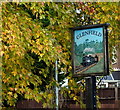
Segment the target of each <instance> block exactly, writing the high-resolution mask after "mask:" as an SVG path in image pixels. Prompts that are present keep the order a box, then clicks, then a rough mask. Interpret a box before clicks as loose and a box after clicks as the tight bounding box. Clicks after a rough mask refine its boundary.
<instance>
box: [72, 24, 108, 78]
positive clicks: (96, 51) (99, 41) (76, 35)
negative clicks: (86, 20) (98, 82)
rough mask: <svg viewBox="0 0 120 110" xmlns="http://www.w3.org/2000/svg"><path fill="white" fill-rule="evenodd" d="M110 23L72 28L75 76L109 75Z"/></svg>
mask: <svg viewBox="0 0 120 110" xmlns="http://www.w3.org/2000/svg"><path fill="white" fill-rule="evenodd" d="M108 25H109V24H96V25H87V26H81V27H75V28H72V41H73V42H72V62H73V73H74V75H75V76H79V75H82V76H91V75H94V76H97V75H107V74H108V73H109V67H108V35H107V27H108Z"/></svg>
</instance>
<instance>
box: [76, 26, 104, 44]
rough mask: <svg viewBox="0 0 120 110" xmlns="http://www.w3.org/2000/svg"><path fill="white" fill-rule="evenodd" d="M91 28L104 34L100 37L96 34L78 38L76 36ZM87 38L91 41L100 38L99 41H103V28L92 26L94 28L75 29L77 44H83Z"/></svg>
mask: <svg viewBox="0 0 120 110" xmlns="http://www.w3.org/2000/svg"><path fill="white" fill-rule="evenodd" d="M89 30H94V31H98V32H100V33H102V36H101V37H99V36H96V35H86V36H83V37H80V38H79V39H77V38H76V36H77V35H79V34H80V33H81V32H84V31H89ZM86 39H89V42H90V41H93V40H94V41H96V40H98V42H102V41H103V28H102V27H100V28H92V29H84V30H75V31H74V42H76V44H77V46H79V44H83V43H84V42H85V40H86Z"/></svg>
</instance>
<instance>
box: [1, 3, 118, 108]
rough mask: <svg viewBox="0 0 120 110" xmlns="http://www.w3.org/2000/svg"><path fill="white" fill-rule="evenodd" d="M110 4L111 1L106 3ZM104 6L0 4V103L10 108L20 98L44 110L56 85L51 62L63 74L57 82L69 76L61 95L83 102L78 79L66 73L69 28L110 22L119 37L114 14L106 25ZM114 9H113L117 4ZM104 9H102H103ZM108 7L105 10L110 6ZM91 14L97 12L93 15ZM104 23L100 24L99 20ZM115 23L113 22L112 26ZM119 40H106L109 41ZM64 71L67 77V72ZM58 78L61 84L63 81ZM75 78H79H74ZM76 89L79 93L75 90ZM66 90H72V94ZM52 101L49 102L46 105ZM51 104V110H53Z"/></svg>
mask: <svg viewBox="0 0 120 110" xmlns="http://www.w3.org/2000/svg"><path fill="white" fill-rule="evenodd" d="M108 4H109V5H110V6H112V3H108ZM108 4H107V3H89V2H78V3H77V2H76V3H75V2H74V3H72V2H66V3H65V2H64V3H62V2H38V3H36V2H29V3H24V2H21V3H15V2H11V3H10V2H8V3H2V63H3V64H2V68H3V71H2V81H3V102H4V103H3V104H4V106H14V105H15V103H16V102H17V101H18V100H20V99H21V98H22V99H34V100H36V101H37V102H39V101H42V102H43V105H44V107H45V106H50V105H53V102H52V100H54V97H55V96H54V91H53V87H54V86H55V85H58V84H57V83H56V81H55V79H54V68H55V67H54V63H55V61H56V59H58V60H59V66H60V69H59V72H60V71H64V72H65V74H63V76H62V78H64V77H67V78H69V80H70V81H69V82H70V83H69V88H68V89H66V88H63V89H62V91H61V92H63V93H64V92H65V91H66V90H67V93H68V94H69V96H71V98H73V99H74V100H76V101H77V102H78V103H79V104H82V102H81V99H79V97H77V95H76V93H77V91H78V90H79V91H83V90H84V89H82V87H83V86H79V87H78V86H77V83H76V82H77V81H76V80H75V79H72V74H71V69H72V67H71V34H70V31H69V28H70V27H74V26H81V25H87V24H95V23H96V20H98V19H100V20H101V21H100V23H104V22H110V23H111V24H112V23H113V26H112V25H111V30H112V29H113V30H114V31H111V35H114V33H115V35H116V36H118V33H119V29H118V20H119V18H118V17H116V14H118V12H119V11H118V12H117V13H114V14H113V15H112V17H111V20H109V19H107V20H106V21H105V19H104V18H105V16H106V15H105V14H103V13H104V12H103V11H105V12H106V13H107V14H108V15H109V16H110V14H111V13H110V11H109V10H107V8H105V7H106V6H107V7H109V6H108ZM113 4H114V5H115V7H114V9H113V11H114V12H116V11H117V5H118V4H117V3H113ZM102 6H104V8H103V7H102ZM109 9H110V8H109ZM94 14H96V15H95V16H94ZM103 19H104V20H103ZM113 20H115V23H114V22H113ZM113 39H117V40H116V41H115V43H114V44H116V43H117V42H118V41H119V40H118V37H115V36H113V37H110V43H111V45H112V44H113V43H112V41H113ZM67 73H69V76H68V74H67ZM62 78H61V80H62ZM79 79H80V78H79ZM78 88H79V89H78ZM71 91H74V92H73V93H72V92H71ZM49 102H51V103H49ZM54 106H55V105H53V106H52V107H54Z"/></svg>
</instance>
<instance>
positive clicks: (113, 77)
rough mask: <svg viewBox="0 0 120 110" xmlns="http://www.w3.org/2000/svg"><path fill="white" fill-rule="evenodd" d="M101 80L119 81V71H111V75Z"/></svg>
mask: <svg viewBox="0 0 120 110" xmlns="http://www.w3.org/2000/svg"><path fill="white" fill-rule="evenodd" d="M102 80H120V71H113V72H112V74H110V75H107V76H104V77H103V79H102Z"/></svg>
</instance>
